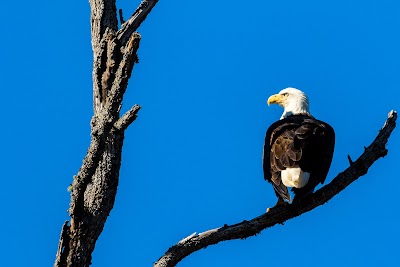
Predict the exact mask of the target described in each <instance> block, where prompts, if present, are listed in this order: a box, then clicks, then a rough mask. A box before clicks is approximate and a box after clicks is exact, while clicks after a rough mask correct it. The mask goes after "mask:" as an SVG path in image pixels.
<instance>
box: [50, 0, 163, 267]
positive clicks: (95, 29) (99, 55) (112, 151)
mask: <svg viewBox="0 0 400 267" xmlns="http://www.w3.org/2000/svg"><path fill="white" fill-rule="evenodd" d="M157 2H158V1H157V0H153V1H152V0H147V1H146V0H145V1H142V3H141V4H140V6H139V7H138V8H137V9H136V11H135V12H134V13H133V15H132V16H131V17H130V18H129V19H128V20H127V21H126V22H124V23H123V24H122V26H121V28H120V29H118V19H117V9H116V4H115V0H90V7H91V17H90V19H91V30H92V49H93V105H94V115H93V118H92V120H91V127H92V129H91V136H92V139H91V143H90V146H89V149H88V151H87V154H86V156H85V158H84V160H83V163H82V166H81V168H80V169H79V171H78V174H77V175H75V176H74V180H73V182H72V185H71V203H70V208H69V214H70V216H71V220H70V221H66V222H65V223H64V225H63V227H62V232H61V236H60V241H59V246H58V251H57V256H56V261H55V263H54V266H89V265H90V263H91V258H92V257H91V255H92V252H93V250H94V247H95V244H96V241H97V239H98V237H99V235H100V233H101V232H102V230H103V227H104V224H105V222H106V220H107V217H108V215H109V214H110V211H111V209H112V208H113V205H114V200H115V196H116V192H117V186H118V177H119V170H120V165H121V152H122V145H123V141H124V132H125V130H126V129H127V127H128V126H129V125H130V124H131V123H132V122H133V121H134V120H135V118H136V114H137V112H138V111H139V109H140V107H139V106H138V105H134V106H133V107H132V108H131V109H130V110H129V111H128V112H126V113H125V114H124V115H122V116H120V109H121V105H122V99H123V96H124V93H125V90H126V88H127V86H128V80H129V77H130V75H131V73H132V69H133V66H134V64H135V63H136V62H137V55H136V52H137V50H138V48H139V42H140V35H139V34H138V33H137V32H136V30H137V28H138V27H139V25H140V24H141V23H142V22H143V21H144V20H145V18H146V16H147V15H148V14H149V13H150V11H151V9H152V8H153V7H154V6H155V5H156V3H157Z"/></svg>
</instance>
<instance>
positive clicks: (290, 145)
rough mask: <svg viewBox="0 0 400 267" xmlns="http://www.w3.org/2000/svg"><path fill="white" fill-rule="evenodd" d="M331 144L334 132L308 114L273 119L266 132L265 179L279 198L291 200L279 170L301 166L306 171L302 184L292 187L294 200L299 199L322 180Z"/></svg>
mask: <svg viewBox="0 0 400 267" xmlns="http://www.w3.org/2000/svg"><path fill="white" fill-rule="evenodd" d="M334 146H335V132H334V130H333V128H332V127H331V126H330V125H329V124H327V123H325V122H323V121H319V120H316V119H315V118H314V117H312V116H310V115H308V114H299V115H291V116H288V117H286V118H283V119H281V120H279V121H277V122H275V123H273V124H272V125H271V126H270V127H269V128H268V130H267V133H266V136H265V144H264V153H263V169H264V179H265V180H267V181H268V182H270V183H271V184H272V186H273V188H274V190H275V193H276V195H277V196H278V198H280V199H283V200H286V201H288V202H290V201H291V197H290V193H289V191H288V188H287V187H286V186H285V185H284V184H283V182H282V176H281V175H282V171H285V170H286V169H291V168H300V169H301V171H303V172H305V173H308V174H309V178H308V181H307V183H306V184H305V185H304V186H302V187H301V188H296V187H293V188H292V191H293V192H294V195H295V197H294V201H295V200H296V199H300V198H301V197H303V196H305V195H307V194H309V193H311V192H313V191H314V189H315V187H316V186H317V185H318V184H320V183H321V184H322V183H324V181H325V178H326V176H327V174H328V171H329V168H330V165H331V162H332V157H333V151H334ZM308 174H307V175H308Z"/></svg>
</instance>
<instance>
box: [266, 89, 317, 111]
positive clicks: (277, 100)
mask: <svg viewBox="0 0 400 267" xmlns="http://www.w3.org/2000/svg"><path fill="white" fill-rule="evenodd" d="M267 103H268V106H269V105H270V104H278V105H279V106H281V107H283V109H284V111H283V114H282V116H281V119H284V118H286V117H288V116H290V115H297V114H307V115H310V108H309V106H310V105H309V103H308V98H307V96H306V94H305V93H303V92H302V91H300V90H299V89H296V88H292V87H288V88H286V89H283V90H282V91H280V92H279V94H276V95H272V96H270V97H269V98H268V101H267Z"/></svg>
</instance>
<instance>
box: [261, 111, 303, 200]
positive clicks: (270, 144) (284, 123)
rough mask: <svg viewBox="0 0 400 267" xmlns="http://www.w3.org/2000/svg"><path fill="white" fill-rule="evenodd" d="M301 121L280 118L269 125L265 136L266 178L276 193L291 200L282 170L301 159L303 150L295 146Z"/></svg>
mask: <svg viewBox="0 0 400 267" xmlns="http://www.w3.org/2000/svg"><path fill="white" fill-rule="evenodd" d="M291 117H293V116H291ZM291 117H290V118H291ZM300 122H301V120H298V121H296V120H293V118H292V119H288V118H286V119H283V120H279V121H277V122H275V123H273V124H272V125H271V126H270V127H269V129H268V130H267V134H266V136H265V143H264V153H263V169H264V179H265V180H267V181H268V182H270V183H271V184H272V186H273V188H274V190H275V193H276V195H277V196H278V197H280V198H282V199H284V200H286V201H290V194H289V191H288V189H287V187H286V186H285V185H284V184H283V183H282V179H281V171H282V170H285V169H286V168H287V167H294V166H296V164H297V162H298V161H299V160H300V159H301V153H302V152H301V150H299V149H298V148H296V147H295V139H296V136H295V130H296V129H297V128H298V127H299V125H301V124H299V123H300Z"/></svg>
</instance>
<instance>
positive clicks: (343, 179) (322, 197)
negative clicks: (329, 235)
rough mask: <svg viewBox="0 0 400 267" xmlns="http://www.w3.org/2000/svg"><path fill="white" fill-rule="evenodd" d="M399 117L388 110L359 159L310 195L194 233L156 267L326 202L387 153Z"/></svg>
mask: <svg viewBox="0 0 400 267" xmlns="http://www.w3.org/2000/svg"><path fill="white" fill-rule="evenodd" d="M396 119H397V112H396V111H394V110H392V111H391V112H389V115H388V119H387V120H386V122H385V124H384V126H383V127H382V129H381V130H379V133H378V135H377V136H376V138H375V140H374V141H373V142H372V143H371V144H370V145H369V146H368V147H365V149H364V153H363V154H362V155H361V156H360V157H359V158H358V159H357V160H356V161H354V162H353V161H352V162H351V164H350V166H349V167H348V168H347V169H346V170H345V171H343V172H341V173H339V174H338V175H337V176H336V177H335V178H333V180H332V181H331V182H330V183H329V184H327V185H325V186H323V187H322V188H320V189H319V190H317V191H316V192H315V193H313V194H310V195H308V196H307V197H305V198H303V199H301V200H300V201H299V202H297V203H295V204H290V205H287V206H284V207H280V208H273V209H271V210H270V211H269V212H268V213H265V214H263V215H261V216H258V217H256V218H254V219H252V220H250V221H246V220H245V221H243V222H241V223H238V224H234V225H226V224H225V225H224V226H222V227H219V228H216V229H212V230H208V231H206V232H203V233H200V234H196V233H193V234H191V235H190V236H188V237H186V238H184V239H182V240H181V241H179V242H178V243H177V244H175V245H173V246H172V247H170V248H169V249H168V251H167V252H166V253H165V254H164V255H163V256H162V257H161V258H160V259H159V260H158V261H157V262H156V263H155V264H154V265H153V267H173V266H175V265H176V264H177V263H178V262H179V261H181V260H182V259H183V258H185V257H186V256H188V255H190V254H192V253H193V252H195V251H197V250H200V249H202V248H206V247H207V246H210V245H214V244H217V243H219V242H221V241H227V240H232V239H244V238H247V237H250V236H253V235H256V234H258V233H260V232H261V231H262V230H264V229H266V228H269V227H272V226H274V225H276V224H283V223H284V222H285V221H287V220H289V219H292V218H294V217H297V216H299V215H301V214H303V213H306V212H308V211H310V210H312V209H314V208H316V207H318V206H320V205H323V204H325V203H326V202H328V201H329V200H330V199H332V198H333V197H334V196H335V195H337V194H338V193H340V192H341V191H342V190H343V189H345V188H346V187H347V186H348V185H350V184H351V183H352V182H354V181H355V180H357V179H358V178H359V177H360V176H363V175H365V174H366V173H367V171H368V169H369V168H370V167H371V166H372V164H373V163H374V162H375V161H376V160H378V159H379V158H381V157H384V156H386V155H387V153H388V150H387V149H386V144H387V142H388V140H389V137H390V135H391V133H392V131H393V129H394V128H395V127H396Z"/></svg>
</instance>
